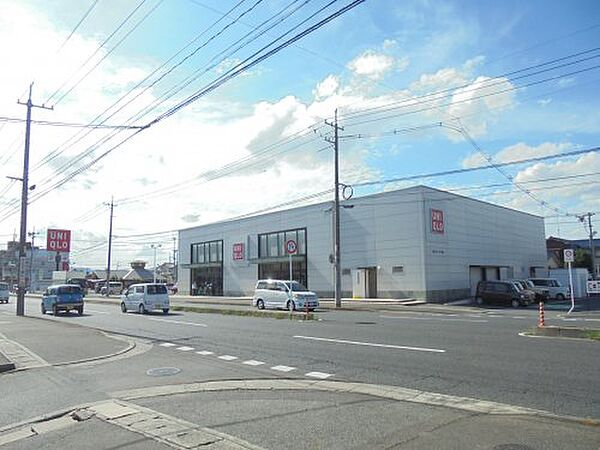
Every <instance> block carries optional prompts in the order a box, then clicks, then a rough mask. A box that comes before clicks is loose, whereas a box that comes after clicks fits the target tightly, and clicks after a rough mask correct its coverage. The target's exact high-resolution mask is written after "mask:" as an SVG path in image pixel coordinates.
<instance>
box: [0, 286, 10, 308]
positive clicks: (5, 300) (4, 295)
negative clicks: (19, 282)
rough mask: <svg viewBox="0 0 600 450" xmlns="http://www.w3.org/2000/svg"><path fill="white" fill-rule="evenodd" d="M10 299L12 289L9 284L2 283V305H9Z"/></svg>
mask: <svg viewBox="0 0 600 450" xmlns="http://www.w3.org/2000/svg"><path fill="white" fill-rule="evenodd" d="M9 297H10V287H9V286H8V283H0V303H8V298H9Z"/></svg>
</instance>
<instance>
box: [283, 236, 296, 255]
mask: <svg viewBox="0 0 600 450" xmlns="http://www.w3.org/2000/svg"><path fill="white" fill-rule="evenodd" d="M285 249H286V251H287V254H288V255H293V254H295V253H296V250H298V244H296V241H294V240H293V239H290V240H288V241H287V242H286V243H285Z"/></svg>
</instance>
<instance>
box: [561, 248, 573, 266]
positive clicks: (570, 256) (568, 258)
mask: <svg viewBox="0 0 600 450" xmlns="http://www.w3.org/2000/svg"><path fill="white" fill-rule="evenodd" d="M563 254H564V256H565V262H567V263H570V262H571V263H572V262H575V250H573V249H572V248H566V249H564V250H563Z"/></svg>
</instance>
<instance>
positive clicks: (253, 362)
mask: <svg viewBox="0 0 600 450" xmlns="http://www.w3.org/2000/svg"><path fill="white" fill-rule="evenodd" d="M242 364H246V365H247V366H262V365H263V364H264V362H262V361H256V360H254V359H249V360H248V361H244V362H243V363H242Z"/></svg>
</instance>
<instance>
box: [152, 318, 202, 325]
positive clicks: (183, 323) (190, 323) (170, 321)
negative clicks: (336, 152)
mask: <svg viewBox="0 0 600 450" xmlns="http://www.w3.org/2000/svg"><path fill="white" fill-rule="evenodd" d="M148 320H154V321H155V322H167V323H176V324H179V325H192V326H194V327H206V326H208V325H206V324H204V323H196V322H183V321H181V320H169V319H159V318H157V317H149V318H148Z"/></svg>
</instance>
